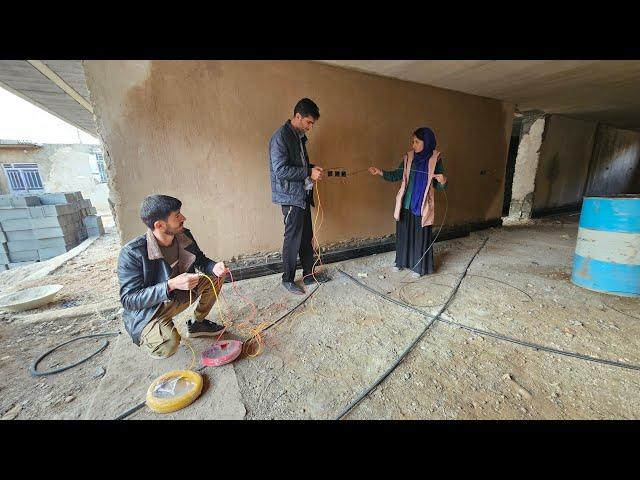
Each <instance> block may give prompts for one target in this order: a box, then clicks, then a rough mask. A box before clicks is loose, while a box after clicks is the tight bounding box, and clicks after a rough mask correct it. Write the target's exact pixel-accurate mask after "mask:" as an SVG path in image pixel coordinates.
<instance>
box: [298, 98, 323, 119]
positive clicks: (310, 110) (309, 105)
mask: <svg viewBox="0 0 640 480" xmlns="http://www.w3.org/2000/svg"><path fill="white" fill-rule="evenodd" d="M296 113H299V114H300V115H301V116H302V118H304V117H313V119H314V120H318V119H319V118H320V109H319V108H318V105H316V104H315V102H314V101H313V100H311V99H309V98H303V99H302V100H300V101H299V102H298V103H296V106H295V108H294V109H293V115H294V116H295V114H296Z"/></svg>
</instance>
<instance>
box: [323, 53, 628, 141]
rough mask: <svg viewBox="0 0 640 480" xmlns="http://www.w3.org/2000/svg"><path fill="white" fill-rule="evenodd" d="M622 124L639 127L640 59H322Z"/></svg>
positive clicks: (528, 106)
mask: <svg viewBox="0 0 640 480" xmlns="http://www.w3.org/2000/svg"><path fill="white" fill-rule="evenodd" d="M319 61H320V62H322V63H327V64H330V65H334V66H338V67H343V68H350V69H354V70H359V71H362V72H367V73H372V74H375V75H382V76H385V77H392V78H398V79H401V80H408V81H411V82H416V83H422V84H426V85H433V86H435V87H440V88H446V89H450V90H456V91H458V92H464V93H470V94H473V95H480V96H482V97H489V98H495V99H498V100H504V101H508V102H512V103H515V104H516V105H517V106H518V109H519V110H520V111H526V110H542V111H544V112H547V113H558V114H564V115H568V116H571V117H575V118H582V119H585V120H595V121H599V122H602V123H608V124H610V125H614V126H618V127H621V128H632V129H638V128H640V61H637V60H620V61H618V60H319Z"/></svg>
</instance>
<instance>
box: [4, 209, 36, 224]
mask: <svg viewBox="0 0 640 480" xmlns="http://www.w3.org/2000/svg"><path fill="white" fill-rule="evenodd" d="M31 208H38V207H31ZM29 217H30V216H29V209H28V208H0V221H2V220H14V219H16V218H29Z"/></svg>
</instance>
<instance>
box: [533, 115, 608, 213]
mask: <svg viewBox="0 0 640 480" xmlns="http://www.w3.org/2000/svg"><path fill="white" fill-rule="evenodd" d="M547 122H548V124H547V128H546V132H545V135H544V141H543V143H542V147H541V150H540V158H539V160H538V171H537V173H536V179H535V193H534V201H533V205H534V210H543V209H553V208H558V207H563V206H568V205H575V204H578V203H580V202H581V201H582V195H583V192H584V187H585V182H586V181H587V173H588V170H589V161H590V160H591V152H592V150H593V142H594V139H595V135H596V128H597V123H595V122H586V121H581V120H574V119H571V118H567V117H563V116H559V115H550V116H549V117H548V119H547Z"/></svg>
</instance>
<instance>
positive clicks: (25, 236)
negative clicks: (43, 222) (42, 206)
mask: <svg viewBox="0 0 640 480" xmlns="http://www.w3.org/2000/svg"><path fill="white" fill-rule="evenodd" d="M5 235H6V236H7V241H8V242H17V241H19V240H33V239H34V238H36V236H35V235H34V234H33V230H18V231H15V232H5Z"/></svg>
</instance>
